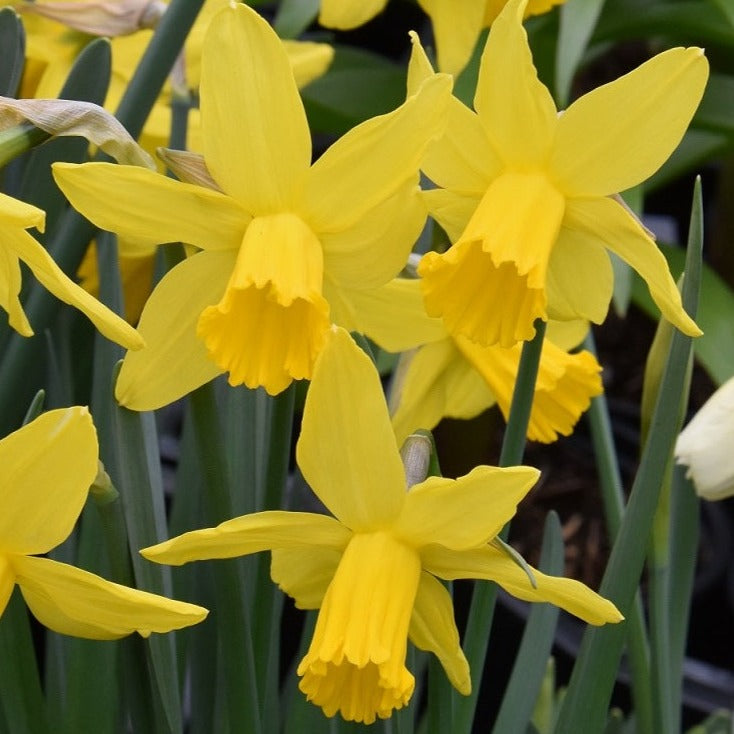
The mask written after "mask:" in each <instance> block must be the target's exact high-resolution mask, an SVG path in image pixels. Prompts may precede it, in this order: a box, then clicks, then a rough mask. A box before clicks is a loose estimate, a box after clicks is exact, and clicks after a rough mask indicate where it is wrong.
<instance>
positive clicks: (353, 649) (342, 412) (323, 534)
mask: <svg viewBox="0 0 734 734" xmlns="http://www.w3.org/2000/svg"><path fill="white" fill-rule="evenodd" d="M296 457H297V461H298V465H299V467H300V468H301V471H302V472H303V475H304V477H305V478H306V480H307V481H308V483H309V485H310V486H311V487H312V489H313V490H314V492H315V493H316V494H317V495H318V497H319V499H320V500H321V501H322V502H323V503H324V505H326V507H327V508H328V509H329V511H330V512H331V513H332V514H333V517H331V516H327V515H319V514H313V513H307V512H281V511H270V512H259V513H255V514H252V515H245V516H242V517H238V518H235V519H233V520H229V521H227V522H224V523H222V524H221V525H219V526H218V527H216V528H209V529H205V530H195V531H192V532H189V533H185V534H184V535H181V536H179V537H177V538H173V539H171V540H169V541H166V542H164V543H161V544H159V545H156V546H152V547H150V548H146V549H144V550H143V551H141V552H142V554H143V555H144V556H145V557H146V558H148V559H150V560H152V561H157V562H161V563H170V564H174V565H179V564H182V563H186V562H188V561H192V560H198V559H205V558H231V557H234V556H239V555H244V554H248V553H255V552H258V551H262V550H268V549H269V550H272V552H273V555H272V565H271V575H272V578H273V580H274V581H275V582H276V583H277V584H278V585H279V586H280V587H281V588H282V589H283V590H284V591H285V592H286V593H287V594H289V595H290V596H292V597H293V598H294V599H295V601H296V605H297V606H298V607H299V608H303V609H316V608H318V609H319V615H318V620H317V622H316V628H315V630H314V636H313V639H312V641H311V645H310V647H309V650H308V652H307V653H306V655H305V657H304V658H303V660H302V661H301V663H300V665H299V666H298V675H299V676H301V681H300V684H299V685H300V688H301V690H302V691H303V692H304V693H305V694H306V696H307V697H308V699H309V700H311V701H313V702H314V703H315V704H316V705H318V706H320V707H321V708H322V709H323V710H324V713H326V715H327V716H333V715H334V714H336V713H337V712H339V713H341V715H342V716H343V717H344V718H345V719H347V720H353V721H362V722H365V723H371V722H373V721H374V720H375V718H376V717H380V718H386V717H388V716H390V714H391V713H392V711H393V710H395V709H399V708H401V707H403V706H405V705H406V704H407V703H408V701H409V699H410V697H411V694H412V692H413V687H414V679H413V675H412V674H411V673H410V671H408V670H407V668H406V667H405V656H406V647H407V641H408V638H410V639H411V640H412V641H413V643H414V644H415V645H416V646H417V647H419V648H421V649H424V650H428V651H431V652H433V653H434V654H435V655H436V656H437V657H438V659H439V660H440V661H441V664H442V665H443V667H444V669H445V671H446V674H447V675H448V677H449V679H450V681H451V683H452V684H453V685H454V686H455V687H456V688H457V689H458V690H459V691H460V692H461V693H463V694H468V693H469V692H470V688H471V678H470V675H469V669H468V664H467V661H466V659H465V657H464V654H463V653H462V651H461V647H460V645H459V635H458V631H457V629H456V624H455V622H454V615H453V607H452V601H451V597H450V595H449V593H448V592H447V591H446V589H445V588H444V587H443V586H442V585H441V583H440V582H439V581H438V578H443V579H456V578H479V579H489V580H492V581H495V582H497V583H498V584H500V585H501V586H502V587H503V588H504V589H506V590H507V591H508V592H509V593H511V594H514V595H515V596H518V597H519V598H521V599H525V600H528V601H548V602H551V603H553V604H557V605H559V606H561V607H563V608H564V609H567V610H568V611H570V612H571V613H573V614H575V615H577V616H579V617H581V618H582V619H584V620H585V621H587V622H589V623H591V624H597V625H598V624H604V623H606V622H618V621H620V619H621V618H622V617H621V615H620V614H619V612H618V611H617V609H616V608H615V607H614V605H613V604H612V603H611V602H609V601H607V600H606V599H603V598H601V597H600V596H598V595H597V594H595V593H594V592H593V591H591V590H590V589H588V588H587V587H586V586H584V585H583V584H581V583H579V582H578V581H573V580H570V579H563V578H556V577H552V576H546V575H544V574H542V573H540V572H539V571H534V570H533V571H532V573H533V575H534V576H535V581H536V587H535V588H534V587H533V586H532V585H531V582H530V580H529V577H528V575H527V574H526V572H525V571H524V570H523V569H521V568H520V567H519V566H518V565H516V563H515V561H514V560H512V559H511V558H510V557H509V556H508V555H506V553H505V552H504V551H503V550H501V549H500V548H498V547H496V546H495V545H494V544H493V543H492V540H493V539H494V538H495V536H496V535H497V533H498V532H499V531H500V529H501V528H502V527H503V526H504V525H505V523H506V522H507V521H508V520H509V519H510V518H511V517H512V516H513V515H514V514H515V510H516V505H517V503H518V502H519V500H520V499H522V497H524V496H525V494H526V493H527V492H528V490H529V489H530V488H531V487H532V485H533V484H534V483H535V482H536V480H537V478H538V471H537V470H536V469H532V468H530V467H523V466H520V467H512V468H507V469H499V468H495V467H489V466H479V467H477V468H475V469H474V470H472V471H471V472H470V473H469V474H467V475H466V476H463V477H460V478H458V479H455V480H453V479H444V478H440V477H430V478H428V479H426V480H424V481H421V482H418V483H417V484H414V485H413V486H411V487H410V488H408V487H407V483H406V474H405V470H404V468H403V465H402V463H401V459H400V454H399V451H398V446H397V443H396V440H395V435H394V434H393V432H392V429H391V426H390V417H389V415H388V411H387V406H386V405H385V401H384V397H383V394H382V388H381V384H380V379H379V376H378V374H377V371H376V370H375V368H374V366H373V364H372V362H371V361H370V360H369V358H368V357H367V356H366V355H365V354H364V352H362V351H361V350H360V349H359V348H358V347H357V346H356V345H355V344H354V342H353V341H352V339H351V338H350V336H349V335H348V334H347V333H346V332H345V331H344V330H343V329H338V328H336V327H334V328H332V329H331V330H330V332H329V335H328V339H327V343H326V345H325V347H324V349H323V350H322V352H321V354H320V356H319V358H318V360H317V362H316V366H315V369H314V375H313V381H312V382H311V386H310V388H309V392H308V395H307V398H306V405H305V408H304V415H303V427H302V431H301V435H300V438H299V440H298V445H297V448H296ZM437 577H438V578H437Z"/></svg>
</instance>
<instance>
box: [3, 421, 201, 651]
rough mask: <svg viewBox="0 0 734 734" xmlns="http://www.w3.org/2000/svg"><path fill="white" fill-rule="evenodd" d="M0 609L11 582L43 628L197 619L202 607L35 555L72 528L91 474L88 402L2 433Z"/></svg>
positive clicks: (104, 634)
mask: <svg viewBox="0 0 734 734" xmlns="http://www.w3.org/2000/svg"><path fill="white" fill-rule="evenodd" d="M0 465H1V466H2V467H3V473H2V480H1V481H0V484H1V486H0V495H1V496H2V502H3V511H2V513H0V615H2V613H3V612H4V611H5V607H6V606H7V603H8V600H9V599H10V595H11V593H12V591H13V588H14V587H15V585H16V584H17V585H18V586H19V587H20V591H21V593H22V594H23V598H24V599H25V601H26V603H27V604H28V607H29V609H30V610H31V612H33V614H34V616H35V617H36V618H37V619H38V620H39V621H40V622H41V623H42V624H44V625H45V626H46V627H48V628H49V629H52V630H54V631H56V632H60V633H62V634H66V635H73V636H75V637H87V638H90V639H96V640H111V639H115V638H118V637H124V636H125V635H129V634H130V633H131V632H138V633H139V634H141V635H143V636H144V637H148V636H149V635H150V633H151V632H169V631H171V630H175V629H180V628H181V627H188V626H189V625H192V624H196V623H197V622H201V620H203V619H204V618H205V617H206V615H207V610H206V609H204V608H202V607H199V606H196V605H195V604H187V603H184V602H179V601H173V600H171V599H166V598H165V597H162V596H158V595H156V594H151V593H148V592H145V591H138V590H136V589H130V588H128V587H127V586H121V585H120V584H115V583H112V582H111V581H106V580H105V579H103V578H100V577H99V576H96V575H95V574H93V573H89V572H88V571H83V570H82V569H80V568H76V567H75V566H70V565H69V564H67V563H60V562H59V561H54V560H52V559H51V558H43V557H41V556H40V555H39V554H42V553H48V552H49V551H50V550H52V549H53V548H55V547H56V546H57V545H59V544H60V543H62V542H63V541H64V540H66V538H67V537H68V536H69V534H70V533H71V531H72V529H73V528H74V524H75V523H76V521H77V518H78V517H79V514H80V513H81V511H82V508H83V507H84V503H85V501H86V499H87V495H88V493H89V489H90V486H91V485H92V482H93V481H94V479H95V477H96V476H97V470H98V446H97V432H96V431H95V428H94V424H93V423H92V418H91V416H90V415H89V412H88V411H87V409H86V408H81V407H74V408H64V409H61V410H52V411H49V412H48V413H44V414H42V415H41V416H39V417H38V418H36V419H35V420H34V421H32V422H31V423H29V424H28V425H26V426H24V427H23V428H21V429H19V430H17V431H15V432H14V433H11V434H10V435H9V436H6V437H5V438H3V439H2V440H0Z"/></svg>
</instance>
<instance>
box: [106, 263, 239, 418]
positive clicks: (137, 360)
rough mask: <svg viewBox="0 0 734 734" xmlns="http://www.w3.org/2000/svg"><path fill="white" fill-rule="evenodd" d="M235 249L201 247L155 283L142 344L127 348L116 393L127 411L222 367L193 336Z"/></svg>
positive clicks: (162, 399) (158, 402)
mask: <svg viewBox="0 0 734 734" xmlns="http://www.w3.org/2000/svg"><path fill="white" fill-rule="evenodd" d="M234 261H235V253H232V252H200V253H198V254H196V255H193V256H192V257H190V258H187V259H186V260H184V261H183V262H181V263H179V264H178V265H176V267H174V268H173V270H171V271H170V272H169V273H167V274H166V275H165V276H164V277H163V279H162V280H161V282H160V283H158V285H157V286H156V288H155V290H154V291H153V293H152V294H151V296H150V298H149V299H148V302H147V303H146V304H145V308H144V309H143V313H142V315H141V317H140V324H139V326H138V328H139V330H140V333H141V334H142V335H143V337H144V339H145V342H146V346H145V348H144V349H141V350H140V351H138V352H128V353H127V354H126V355H125V360H124V361H123V363H122V369H121V370H120V375H119V377H118V379H117V385H116V387H115V397H116V398H117V400H118V401H119V402H120V404H122V405H124V406H125V407H126V408H130V409H131V410H155V409H156V408H160V407H162V406H164V405H168V404H169V403H171V402H173V401H174V400H178V398H180V397H182V396H184V395H186V394H187V393H189V392H191V391H192V390H194V389H195V388H197V387H199V386H200V385H203V384H204V383H206V382H209V380H212V379H213V378H214V377H216V376H217V375H218V374H220V373H221V370H220V368H219V367H217V365H216V364H215V363H214V362H212V361H211V360H210V359H209V357H208V355H207V351H206V346H205V345H204V342H202V341H201V340H200V339H199V338H198V337H197V336H196V324H197V322H198V320H199V316H200V315H201V312H202V311H203V310H204V309H205V308H206V307H207V306H210V305H211V304H212V303H216V302H217V301H218V300H219V299H220V298H221V296H222V293H223V292H224V288H225V286H226V283H227V278H228V277H229V274H230V273H231V271H232V268H233V267H234Z"/></svg>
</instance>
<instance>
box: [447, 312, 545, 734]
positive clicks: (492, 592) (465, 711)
mask: <svg viewBox="0 0 734 734" xmlns="http://www.w3.org/2000/svg"><path fill="white" fill-rule="evenodd" d="M544 337H545V322H543V321H540V320H538V321H536V322H535V337H534V338H533V339H532V341H529V342H525V344H523V348H522V356H521V357H520V365H519V367H518V370H517V379H516V380H515V389H514V391H513V393H512V404H511V406H510V416H509V419H508V421H507V429H506V430H505V436H504V440H503V441H502V451H501V453H500V462H499V463H500V466H512V465H515V464H519V463H520V462H521V461H522V455H523V452H524V450H525V441H526V438H525V436H526V434H527V430H528V422H529V420H530V410H531V409H532V407H533V397H534V395H535V380H536V377H537V375H538V365H539V364H540V354H541V351H542V349H543V339H544ZM508 530H509V528H508V527H507V526H506V527H505V529H504V530H503V532H502V536H503V537H505V538H506V537H507V532H508ZM496 600H497V586H496V585H495V584H491V583H488V582H476V583H475V586H474V593H473V595H472V600H471V607H470V608H469V619H468V621H467V624H466V632H465V634H464V650H465V652H466V657H467V660H468V662H469V667H470V669H471V676H472V691H471V694H469V696H467V697H455V701H454V712H455V713H454V726H453V729H452V731H454V732H459V733H464V732H465V733H466V734H469V732H471V730H472V722H473V721H474V712H475V710H476V706H477V698H478V696H479V688H480V686H481V683H482V674H483V672H484V661H485V658H486V657H487V646H488V644H489V631H490V628H491V626H492V617H493V615H494V605H495V601H496Z"/></svg>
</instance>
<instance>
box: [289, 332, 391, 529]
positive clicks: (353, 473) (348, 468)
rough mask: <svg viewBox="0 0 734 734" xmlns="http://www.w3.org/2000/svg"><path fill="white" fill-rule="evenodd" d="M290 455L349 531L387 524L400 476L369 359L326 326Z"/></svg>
mask: <svg viewBox="0 0 734 734" xmlns="http://www.w3.org/2000/svg"><path fill="white" fill-rule="evenodd" d="M296 457H297V460H298V465H299V466H300V467H301V471H302V472H303V476H304V477H305V478H306V481H307V482H308V483H309V484H310V486H311V488H312V489H313V490H314V492H315V493H316V494H317V495H318V496H319V498H320V499H321V501H322V502H323V503H324V504H325V505H326V506H327V507H328V508H329V510H330V511H331V512H332V513H333V514H334V515H335V516H336V517H337V518H338V519H339V520H340V521H341V522H342V523H344V525H346V526H347V527H348V528H350V529H351V530H354V531H355V532H360V531H367V530H372V529H375V528H378V527H383V526H384V525H385V524H386V523H390V522H391V521H392V520H393V519H394V518H395V517H397V515H398V513H399V512H400V508H401V507H402V505H403V502H404V501H405V474H404V472H403V465H402V462H401V461H400V455H399V453H398V447H397V445H396V443H395V436H394V435H393V432H392V428H391V426H390V419H389V417H388V414H387V406H386V405H385V399H384V396H383V392H382V384H381V383H380V378H379V375H378V374H377V370H376V369H375V366H374V365H373V364H372V361H371V360H370V358H369V357H368V356H367V355H366V354H365V353H364V352H363V351H362V350H361V349H360V348H359V347H358V346H357V345H356V344H355V343H354V342H353V341H352V339H351V337H350V336H349V334H347V333H346V332H345V331H344V330H342V329H337V330H332V331H331V332H330V335H329V339H328V340H327V343H326V346H325V347H324V350H323V351H322V352H321V355H320V356H319V358H318V360H317V361H316V367H315V369H314V375H313V379H312V381H311V386H310V388H309V391H308V395H307V396H306V406H305V408H304V413H303V426H302V428H301V436H300V438H299V440H298V445H297V446H296Z"/></svg>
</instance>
